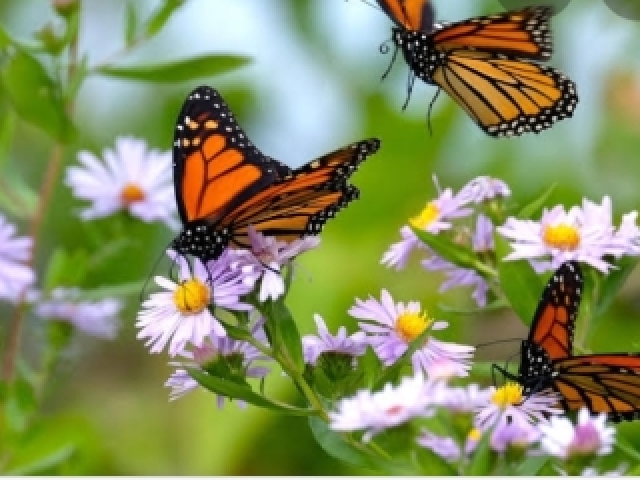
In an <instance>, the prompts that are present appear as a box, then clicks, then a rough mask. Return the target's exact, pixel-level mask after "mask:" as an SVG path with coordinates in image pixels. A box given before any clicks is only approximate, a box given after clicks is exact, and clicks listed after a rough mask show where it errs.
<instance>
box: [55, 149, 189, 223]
mask: <svg viewBox="0 0 640 480" xmlns="http://www.w3.org/2000/svg"><path fill="white" fill-rule="evenodd" d="M103 157H104V160H100V159H99V158H97V157H96V156H94V155H93V154H92V153H89V152H86V151H81V152H79V153H78V159H79V161H80V164H81V166H72V167H69V168H68V169H67V175H66V179H65V183H66V184H67V185H68V186H69V187H70V188H71V189H72V190H73V194H74V196H75V197H77V198H79V199H81V200H87V201H89V202H91V206H89V207H87V208H85V209H83V210H82V211H81V216H82V218H83V219H85V220H91V219H94V218H100V217H106V216H109V215H112V214H113V213H115V212H117V211H119V210H126V211H127V212H129V214H131V215H132V216H134V217H137V218H139V219H140V220H142V221H144V222H153V221H156V220H160V221H162V222H164V223H165V224H166V225H168V226H169V228H171V229H173V230H176V229H178V228H179V223H178V221H177V219H176V218H175V212H176V201H175V195H174V189H173V179H172V168H171V164H172V153H171V151H166V152H160V151H158V150H147V144H146V143H145V142H144V141H143V140H139V139H136V138H132V137H120V138H118V139H116V145H115V150H111V149H105V150H104V152H103Z"/></svg>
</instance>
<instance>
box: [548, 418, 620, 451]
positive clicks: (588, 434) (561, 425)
mask: <svg viewBox="0 0 640 480" xmlns="http://www.w3.org/2000/svg"><path fill="white" fill-rule="evenodd" d="M606 421H607V415H606V414H605V413H602V414H600V415H596V416H595V417H592V416H591V415H590V414H589V410H587V409H586V408H585V407H583V408H581V409H580V411H579V412H578V419H577V424H576V425H575V427H574V425H573V424H572V423H571V420H569V419H568V418H566V417H559V416H556V417H552V418H551V420H550V422H549V424H548V425H540V431H541V432H542V434H543V437H542V439H541V441H540V446H541V447H542V449H543V450H544V451H545V452H546V453H548V454H549V455H553V456H554V457H559V458H564V459H566V458H569V457H571V456H573V455H578V456H580V455H601V456H602V455H608V454H609V453H611V451H612V446H613V444H614V442H615V434H616V430H615V428H613V427H611V426H607V425H606Z"/></svg>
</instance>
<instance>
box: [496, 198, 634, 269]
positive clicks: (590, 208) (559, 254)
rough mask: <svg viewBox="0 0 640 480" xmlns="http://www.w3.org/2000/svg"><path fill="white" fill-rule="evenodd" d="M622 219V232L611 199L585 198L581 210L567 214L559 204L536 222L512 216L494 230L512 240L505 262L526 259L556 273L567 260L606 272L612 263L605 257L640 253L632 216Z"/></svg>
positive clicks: (534, 266) (574, 209)
mask: <svg viewBox="0 0 640 480" xmlns="http://www.w3.org/2000/svg"><path fill="white" fill-rule="evenodd" d="M624 218H625V220H624V223H623V225H622V226H621V228H622V230H620V231H618V232H616V231H615V228H614V226H613V224H612V214H611V199H610V198H609V197H604V198H603V199H602V205H597V204H594V203H592V202H590V201H589V200H586V199H584V200H583V202H582V208H580V207H572V208H571V209H570V210H569V211H568V212H566V211H565V209H564V207H562V206H560V205H558V206H556V207H554V208H552V209H551V210H546V209H545V210H544V212H543V214H542V219H541V220H540V221H539V222H534V221H532V220H518V219H515V218H513V217H511V218H509V219H507V222H506V223H505V224H504V225H503V226H502V227H498V229H497V231H498V233H500V234H501V235H502V236H503V237H505V238H507V239H510V240H512V243H511V247H512V248H513V252H511V253H510V254H509V255H508V256H507V257H506V258H505V260H519V259H528V260H529V262H530V263H531V265H532V266H533V268H534V269H535V270H536V272H538V273H541V272H544V271H546V270H555V269H557V268H558V267H559V266H560V265H561V264H562V263H564V262H566V261H569V260H576V261H580V262H584V263H587V264H589V265H591V266H593V267H594V268H596V269H598V270H600V271H601V272H604V273H608V271H609V269H610V268H611V264H609V263H608V262H606V261H605V260H603V257H604V256H606V255H613V256H615V257H620V256H622V255H625V254H626V255H637V254H638V253H639V249H638V238H639V237H638V233H639V231H638V230H637V228H635V217H633V216H630V217H624ZM632 222H633V225H632Z"/></svg>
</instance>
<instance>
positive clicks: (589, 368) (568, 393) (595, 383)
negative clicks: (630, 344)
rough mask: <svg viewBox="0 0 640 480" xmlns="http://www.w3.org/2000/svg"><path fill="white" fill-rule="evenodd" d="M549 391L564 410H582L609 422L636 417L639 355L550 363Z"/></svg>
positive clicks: (639, 388) (584, 357) (639, 408)
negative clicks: (552, 388)
mask: <svg viewBox="0 0 640 480" xmlns="http://www.w3.org/2000/svg"><path fill="white" fill-rule="evenodd" d="M553 369H554V371H555V372H556V374H555V376H554V378H553V387H554V389H555V390H556V391H557V392H558V393H559V394H560V396H561V398H562V400H561V405H562V407H563V408H564V409H565V410H566V411H569V410H578V409H580V408H581V407H583V406H586V407H587V408H588V409H589V410H590V411H591V413H594V414H596V413H607V414H608V417H609V419H610V420H612V421H621V420H634V419H637V418H638V417H640V355H639V354H625V353H609V354H601V355H581V356H577V357H571V358H567V359H561V360H557V361H554V362H553Z"/></svg>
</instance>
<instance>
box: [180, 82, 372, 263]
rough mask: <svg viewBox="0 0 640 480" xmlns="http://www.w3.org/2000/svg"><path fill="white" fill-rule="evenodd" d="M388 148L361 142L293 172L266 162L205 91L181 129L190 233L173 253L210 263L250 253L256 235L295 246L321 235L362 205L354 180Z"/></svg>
mask: <svg viewBox="0 0 640 480" xmlns="http://www.w3.org/2000/svg"><path fill="white" fill-rule="evenodd" d="M379 146H380V143H379V141H378V140H377V139H371V140H366V141H362V142H358V143H356V144H353V145H351V146H349V147H345V148H343V149H341V150H338V151H336V152H333V153H331V154H329V155H326V156H324V157H322V158H319V159H317V160H314V161H312V162H310V163H308V164H307V165H305V166H303V167H301V168H299V169H296V170H292V169H290V168H289V167H287V166H285V165H283V164H282V163H280V162H278V161H276V160H274V159H272V158H270V157H267V156H265V155H263V154H262V153H261V152H260V151H259V150H258V149H257V148H256V147H255V146H253V144H252V143H251V142H250V141H249V139H248V138H247V136H246V134H245V133H244V132H243V131H242V129H241V128H240V127H239V126H238V124H237V122H236V120H235V118H234V116H233V114H232V113H231V111H230V109H229V107H228V106H227V105H226V103H225V102H224V100H222V97H221V96H220V94H219V93H218V92H217V91H215V90H214V89H213V88H210V87H206V86H203V87H198V88H196V89H195V90H194V91H193V92H191V94H190V95H189V96H188V97H187V100H186V101H185V103H184V105H183V107H182V110H181V112H180V115H179V116H178V122H177V125H176V133H175V141H174V187H175V194H176V202H177V205H178V212H179V214H180V218H181V219H182V223H183V230H182V232H180V234H179V235H178V236H177V237H176V238H175V239H174V241H173V243H172V247H173V248H174V249H175V250H177V251H178V252H180V253H183V254H191V255H194V256H196V257H198V258H200V259H201V260H203V261H207V260H210V259H214V258H217V257H218V256H219V255H220V254H221V253H222V252H223V250H224V249H225V248H226V247H227V246H228V245H229V244H233V245H234V246H240V247H248V246H249V241H248V237H247V231H248V227H249V226H250V225H253V226H254V228H255V229H256V230H258V231H260V232H262V233H264V234H265V235H272V236H276V237H278V238H279V239H281V240H286V241H292V240H295V239H296V238H300V237H303V236H306V235H315V234H317V233H319V232H320V231H321V230H322V228H323V226H324V224H325V223H326V221H327V220H328V219H330V218H332V217H333V216H334V215H335V214H336V212H337V211H338V210H340V209H341V208H342V207H344V206H345V205H347V204H348V203H349V202H350V201H352V200H353V199H355V198H357V196H358V190H357V188H356V187H354V186H351V185H348V184H347V180H348V179H349V177H350V176H351V174H352V173H353V172H354V171H355V169H356V168H357V167H358V165H359V164H360V163H361V162H362V161H364V160H365V159H366V157H367V156H368V155H370V154H372V153H375V152H376V151H377V150H378V148H379Z"/></svg>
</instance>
